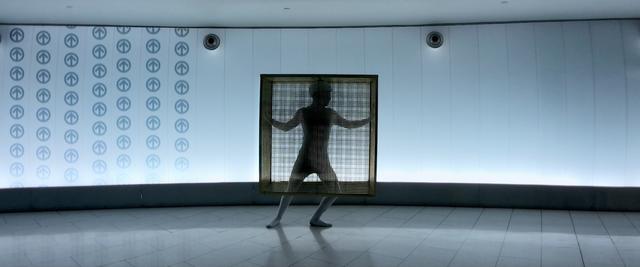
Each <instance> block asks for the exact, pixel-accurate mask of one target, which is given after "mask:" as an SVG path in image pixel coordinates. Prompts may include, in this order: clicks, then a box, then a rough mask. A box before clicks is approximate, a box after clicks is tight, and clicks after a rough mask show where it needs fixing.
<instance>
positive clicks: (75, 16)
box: [0, 0, 640, 27]
mask: <svg viewBox="0 0 640 267" xmlns="http://www.w3.org/2000/svg"><path fill="white" fill-rule="evenodd" d="M0 7H1V8H0V23H5V24H100V25H132V26H151V25H152V26H190V27H323V26H382V25H423V24H449V23H478V22H504V21H532V20H574V19H601V18H638V17H640V1H639V0H324V1H321V0H100V1H98V0H0Z"/></svg>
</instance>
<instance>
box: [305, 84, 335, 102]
mask: <svg viewBox="0 0 640 267" xmlns="http://www.w3.org/2000/svg"><path fill="white" fill-rule="evenodd" d="M309 96H311V98H313V102H314V103H316V104H319V105H321V106H323V107H324V106H327V105H329V102H331V85H329V83H328V82H326V81H323V80H319V81H317V82H314V83H312V84H311V86H309Z"/></svg>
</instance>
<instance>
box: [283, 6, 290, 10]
mask: <svg viewBox="0 0 640 267" xmlns="http://www.w3.org/2000/svg"><path fill="white" fill-rule="evenodd" d="M283 9H284V10H291V8H290V7H285V8H283Z"/></svg>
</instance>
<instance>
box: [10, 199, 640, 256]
mask: <svg viewBox="0 0 640 267" xmlns="http://www.w3.org/2000/svg"><path fill="white" fill-rule="evenodd" d="M314 208H315V207H313V206H293V207H292V208H291V209H290V210H289V211H288V213H287V214H286V215H285V218H284V220H283V226H282V227H281V228H279V229H272V230H269V229H265V228H264V225H265V224H266V223H267V222H269V221H270V219H271V216H273V214H274V212H275V209H276V208H275V207H274V206H243V207H194V208H156V209H122V210H89V211H66V212H39V213H5V214H0V266H7V267H19V266H47V267H56V266H61V267H68V266H69V267H70V266H83V267H85V266H125V267H131V266H145V267H146V266H254V267H255V266H289V265H291V266H385V267H386V266H421V267H422V266H474V267H481V266H561V267H566V266H597V267H601V266H640V213H623V212H585V211H552V210H518V209H514V210H512V209H482V208H450V207H394V206H335V207H333V208H332V209H330V210H329V211H328V212H327V214H326V216H325V218H326V220H327V221H330V222H332V223H334V227H333V228H330V229H324V230H319V229H313V228H309V227H308V226H307V223H308V219H309V217H310V216H311V214H312V213H313V210H314Z"/></svg>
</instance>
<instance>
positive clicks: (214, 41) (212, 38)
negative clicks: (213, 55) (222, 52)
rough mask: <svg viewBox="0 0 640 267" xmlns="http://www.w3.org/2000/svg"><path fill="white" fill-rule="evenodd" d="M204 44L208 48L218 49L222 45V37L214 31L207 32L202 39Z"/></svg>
mask: <svg viewBox="0 0 640 267" xmlns="http://www.w3.org/2000/svg"><path fill="white" fill-rule="evenodd" d="M202 44H203V45H204V48H206V49H208V50H216V49H217V48H218V47H219V46H220V37H218V35H215V34H213V33H210V34H207V35H206V36H205V37H204V39H203V40H202Z"/></svg>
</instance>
